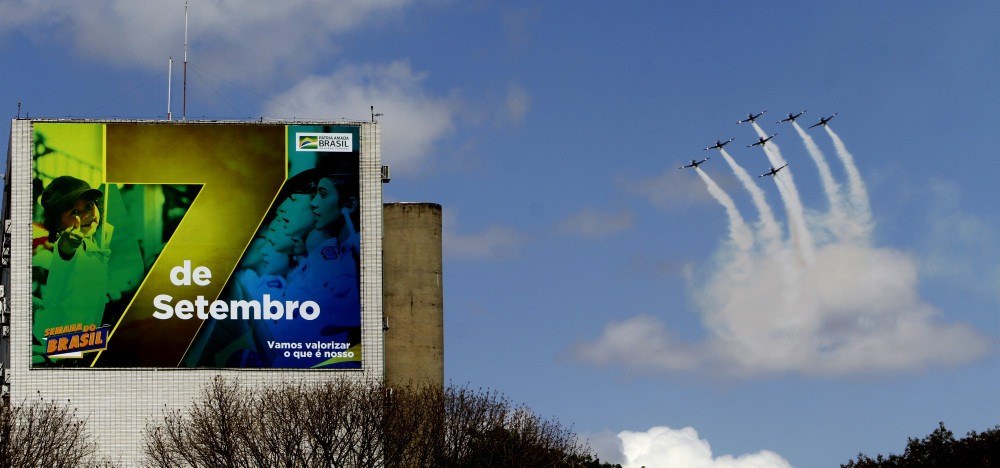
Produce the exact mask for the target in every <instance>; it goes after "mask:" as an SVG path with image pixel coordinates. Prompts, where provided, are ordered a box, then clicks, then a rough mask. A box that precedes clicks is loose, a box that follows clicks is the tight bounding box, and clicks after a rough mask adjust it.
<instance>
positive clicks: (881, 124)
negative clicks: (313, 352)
mask: <svg viewBox="0 0 1000 468" xmlns="http://www.w3.org/2000/svg"><path fill="white" fill-rule="evenodd" d="M280 3H281V5H280V6H278V2H265V1H250V2H245V1H239V2H238V1H230V0H225V1H212V2H208V1H201V0H193V1H192V2H191V19H190V41H191V47H190V60H191V65H190V68H189V83H188V88H189V93H188V112H187V115H188V118H190V119H199V118H211V119H244V118H250V119H257V118H260V117H262V116H263V117H265V118H275V119H281V118H293V117H299V118H323V119H330V118H333V119H335V118H340V117H345V118H349V119H359V120H360V119H367V118H368V114H369V106H370V105H374V106H375V108H376V111H377V112H381V113H383V114H384V116H383V117H382V118H381V122H382V129H383V138H384V141H383V154H384V163H387V164H390V165H391V166H392V169H393V180H392V182H391V183H390V184H388V185H386V186H385V199H386V200H387V201H431V202H437V203H440V204H441V205H442V206H443V207H444V210H445V226H444V237H445V246H444V249H445V265H444V272H445V278H444V279H445V359H446V361H445V369H446V377H447V378H448V379H449V380H450V381H452V382H455V383H459V384H463V383H469V384H471V385H473V386H484V387H490V388H495V389H498V390H500V391H503V392H504V393H506V394H507V395H508V396H509V397H511V399H512V400H514V401H516V402H523V403H525V404H527V405H528V406H530V407H532V408H533V409H534V410H535V411H536V412H538V413H539V414H541V415H543V416H546V417H553V418H557V419H559V420H560V421H562V422H564V423H567V424H573V427H574V429H575V430H576V431H578V432H580V433H583V434H586V435H588V436H590V437H591V442H592V445H593V446H594V447H595V448H597V449H598V450H599V452H600V454H601V456H602V458H605V459H611V460H614V461H620V462H625V463H639V462H642V463H645V464H647V465H649V466H658V465H664V464H667V463H678V464H680V465H678V466H683V465H686V464H693V463H695V462H699V463H700V462H704V466H723V465H724V464H725V463H728V462H733V463H737V465H732V466H741V465H739V463H744V464H749V463H759V464H760V466H789V465H792V466H802V467H807V466H831V465H833V466H836V465H837V464H839V463H843V462H846V461H847V460H848V459H850V458H851V457H853V456H855V455H856V454H857V453H858V452H859V451H863V452H866V453H870V454H871V453H875V452H881V453H887V452H900V451H902V449H903V446H904V444H905V441H906V438H907V437H917V436H922V435H925V434H928V433H929V432H931V431H932V430H933V429H934V428H935V427H936V424H937V423H938V421H944V422H945V423H946V425H947V426H948V427H949V428H950V429H952V430H954V431H955V432H956V433H959V434H963V433H965V432H966V431H969V430H984V429H986V428H989V427H992V426H993V425H995V424H998V423H1000V419H998V418H1000V400H998V399H997V398H996V388H997V387H998V383H1000V382H998V380H1000V377H998V376H1000V372H998V365H1000V360H998V358H997V353H996V344H997V338H998V337H1000V320H998V316H997V309H998V305H1000V267H998V265H1000V219H998V212H997V210H996V209H995V208H993V207H992V206H991V205H992V201H993V200H995V199H996V198H997V192H996V187H997V184H996V174H997V173H998V169H1000V163H998V162H997V159H996V157H995V156H994V155H993V151H992V149H993V146H994V144H995V138H994V135H995V134H996V129H997V128H998V127H1000V113H998V112H997V109H998V108H1000V93H998V92H997V87H996V83H998V82H1000V76H998V75H1000V69H998V66H997V60H996V57H998V56H1000V50H998V49H1000V32H998V31H997V29H996V27H995V25H996V23H997V20H998V19H1000V6H998V5H994V4H988V3H982V2H976V3H961V4H946V3H934V4H932V3H920V4H914V3H910V2H906V3H904V2H878V3H872V2H785V1H781V2H765V3H747V4H735V3H732V2H669V3H668V2H636V3H631V4H623V5H617V6H616V7H611V6H610V5H609V4H608V3H607V2H572V3H569V2H552V3H545V4H536V3H535V2H490V1H469V2H454V1H445V0H434V1H416V0H413V1H409V0H387V1H383V2H343V3H342V4H340V5H332V6H331V3H334V2H320V1H291V2H280ZM171 55H172V56H173V57H174V58H175V60H176V62H175V66H174V94H173V98H174V99H173V112H174V115H175V116H179V115H180V113H181V101H180V86H179V85H180V76H181V75H180V69H181V67H180V59H181V57H182V55H183V2H182V1H180V0H172V1H160V2H145V1H139V2H136V1H125V0H120V1H111V0H101V1H95V2H86V3H83V2H45V3H38V2H29V1H20V0H19V1H11V2H5V3H4V4H3V5H2V6H0V66H2V69H3V70H4V71H5V73H4V79H3V81H2V86H0V106H4V108H5V109H7V112H6V115H7V116H9V117H14V116H15V115H16V113H17V102H18V101H20V102H21V103H22V108H21V115H22V116H24V115H27V114H30V115H31V116H37V117H79V118H101V117H121V118H163V117H165V114H166V100H167V99H166V82H167V58H168V56H171ZM764 109H767V110H768V112H767V114H765V115H764V116H763V117H761V119H760V120H759V121H758V122H759V123H760V126H761V130H762V131H765V132H767V134H771V133H775V132H777V133H778V136H777V137H775V139H774V140H773V141H774V143H776V144H777V147H778V148H780V156H779V157H782V158H783V159H784V160H785V161H787V162H788V163H789V167H788V168H787V169H786V171H783V172H782V173H781V176H779V181H780V183H781V184H784V185H783V186H782V188H781V189H782V190H786V191H790V190H792V189H793V188H794V191H796V192H797V193H798V197H799V199H800V204H801V206H802V208H803V209H802V210H791V211H789V210H788V209H786V204H785V203H784V202H783V198H782V195H781V193H780V191H779V187H778V186H777V185H776V182H775V181H773V180H771V179H770V178H763V179H757V178H754V179H753V183H754V184H756V187H757V188H758V189H759V190H761V191H763V193H764V198H765V200H766V203H767V206H768V207H769V208H770V209H771V210H773V212H774V214H775V217H776V222H777V224H778V227H779V228H780V232H781V236H782V237H781V239H780V240H779V241H777V242H776V243H775V244H773V245H771V246H770V247H769V246H768V245H766V244H767V242H765V241H764V240H763V239H764V236H763V235H762V233H763V230H762V228H763V225H762V224H761V223H760V222H759V207H758V206H757V205H756V204H755V203H754V202H753V201H752V199H751V196H750V194H749V192H748V190H747V189H746V187H747V186H746V185H744V183H743V182H741V180H740V179H739V178H738V177H737V176H736V175H735V172H734V170H732V169H731V168H730V167H729V166H728V165H727V163H726V161H725V160H724V159H723V157H722V156H721V155H720V154H718V153H717V152H714V151H712V152H709V151H703V150H702V148H704V147H706V146H708V145H710V144H712V143H713V142H714V141H715V140H716V139H729V138H731V137H735V138H736V140H735V141H734V142H733V144H731V145H729V146H727V147H726V149H727V150H728V152H729V155H731V156H732V158H733V159H734V160H735V162H736V163H738V164H739V165H740V166H741V167H743V168H745V170H746V171H748V172H749V173H750V174H751V177H752V176H755V175H759V174H761V173H763V172H765V171H766V170H767V169H768V166H769V165H770V163H771V162H773V160H772V161H769V160H768V157H767V156H766V155H765V152H764V151H762V150H761V149H760V148H746V147H745V146H746V145H749V144H750V143H751V142H753V141H754V140H755V139H756V133H755V131H754V129H753V128H750V127H749V126H747V125H746V124H744V125H739V126H737V125H736V124H735V123H736V121H737V120H738V119H740V118H742V117H744V116H745V115H746V114H747V113H748V112H759V111H761V110H764ZM802 109H808V112H807V113H806V114H805V115H804V116H802V118H801V119H800V120H799V121H798V122H800V123H807V124H810V125H811V124H812V123H814V122H816V121H817V120H818V118H819V117H820V116H826V115H830V114H832V113H834V112H838V113H839V114H838V115H837V117H836V118H835V119H834V120H832V121H831V123H830V126H829V128H830V129H832V130H833V131H834V132H835V135H837V136H839V137H840V138H841V139H842V141H843V143H844V145H845V147H846V149H847V150H848V152H849V153H850V155H851V162H852V163H853V165H854V166H855V167H856V169H857V173H858V174H859V175H860V179H856V180H855V182H857V181H860V182H861V183H862V184H863V187H864V189H865V191H866V193H867V198H868V204H867V206H857V205H852V206H849V207H846V208H845V210H843V211H844V213H847V214H843V216H842V217H841V218H836V217H832V216H831V213H832V212H833V211H834V210H833V209H832V206H833V205H832V204H831V202H830V197H829V196H828V194H827V192H826V191H825V186H824V185H823V181H822V178H821V177H820V174H819V171H818V169H817V168H818V165H817V164H816V163H815V162H814V161H815V160H814V159H812V156H810V154H809V153H808V152H807V150H806V147H805V146H804V144H803V140H802V139H801V138H800V137H799V136H798V135H797V133H796V132H795V131H794V129H793V128H791V127H789V126H788V125H789V124H787V123H782V124H780V125H779V124H776V123H775V121H776V120H778V119H780V118H781V117H783V116H784V114H785V113H788V112H797V111H799V110H802ZM808 132H809V135H811V136H812V138H814V139H815V142H816V144H817V146H818V148H819V149H820V151H821V152H822V154H823V156H822V157H823V158H824V159H823V160H824V161H825V162H826V163H827V164H828V165H829V167H830V168H831V174H832V177H833V178H834V180H835V182H836V183H837V185H838V191H837V192H836V193H838V194H839V196H841V197H843V198H849V195H850V193H849V192H850V191H849V188H850V184H849V182H850V180H849V176H848V172H847V165H846V164H845V163H844V162H843V161H844V160H843V159H842V157H841V155H840V154H839V153H838V152H837V151H836V149H835V147H834V145H833V142H832V139H831V136H830V135H829V134H828V133H827V132H825V131H823V129H822V128H815V129H812V130H809V131H808ZM768 146H769V147H770V146H772V145H768ZM772 151H773V150H772ZM709 155H711V156H712V159H711V160H710V161H708V162H707V163H706V164H705V165H703V166H701V168H702V169H703V170H704V174H706V175H707V176H709V177H710V178H711V180H712V181H714V182H715V183H717V184H718V186H719V187H720V189H721V190H722V191H723V192H724V193H725V194H726V195H727V196H728V197H729V198H731V199H732V200H733V204H734V208H735V210H737V211H738V213H739V214H740V217H741V219H743V221H744V224H745V229H746V230H745V231H742V232H744V233H749V234H748V235H750V236H751V237H752V240H753V242H754V244H753V245H752V247H750V248H749V249H748V250H746V251H743V252H742V253H741V252H740V250H739V249H738V248H737V247H734V246H735V245H737V244H736V243H735V242H734V239H736V238H734V237H731V234H730V232H731V231H730V229H731V224H732V218H731V217H730V216H728V215H727V212H726V210H725V209H724V208H723V206H722V205H721V204H720V203H719V202H718V201H717V200H716V199H715V198H713V196H712V195H711V194H710V193H709V191H708V190H707V189H706V183H705V182H704V181H703V179H702V178H701V177H699V176H698V175H697V174H695V173H694V172H693V171H691V170H684V171H679V170H677V167H678V166H680V165H682V164H684V163H686V162H687V161H689V160H691V159H693V158H698V159H701V158H702V157H705V156H709ZM771 157H774V155H773V154H772V155H771ZM786 174H793V175H794V182H793V181H792V180H791V179H786V178H784V177H785V175H786ZM786 196H789V194H788V193H786ZM867 214H870V220H871V223H866V222H864V218H865V215H867ZM796 220H798V221H796ZM831 220H832V221H831ZM796 222H801V224H800V226H803V229H804V232H800V233H799V234H798V235H796V236H793V235H792V234H791V232H792V229H791V228H790V227H794V226H795V225H796ZM824 223H826V224H824ZM845 226H847V227H852V226H853V227H857V228H858V229H859V231H858V232H860V234H857V235H853V236H847V235H838V234H836V233H837V232H838V229H840V231H843V230H844V229H846V228H845ZM841 228H843V229H841ZM841 234H843V233H841ZM802 236H808V237H810V238H811V239H812V240H813V243H812V244H811V248H809V247H806V246H803V245H802V243H800V242H798V241H797V240H796V239H798V240H801V239H802V238H803V237H802ZM769 248H771V249H773V250H768V249H769ZM813 254H814V255H813ZM810 255H812V256H810ZM685 428H687V429H685ZM695 431H696V432H695ZM706 444H710V451H709V452H706V450H709V449H707V445H706ZM642 457H646V458H642ZM636 466H638V465H636ZM667 466H669V465H667ZM725 466H730V465H725Z"/></svg>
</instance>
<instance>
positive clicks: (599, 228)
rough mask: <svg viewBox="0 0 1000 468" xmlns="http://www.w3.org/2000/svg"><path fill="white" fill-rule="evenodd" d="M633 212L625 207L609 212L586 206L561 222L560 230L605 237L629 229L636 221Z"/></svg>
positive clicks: (580, 234)
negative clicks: (615, 211)
mask: <svg viewBox="0 0 1000 468" xmlns="http://www.w3.org/2000/svg"><path fill="white" fill-rule="evenodd" d="M633 218H634V217H633V216H632V212H631V211H629V210H627V209H623V210H621V211H619V212H617V213H607V212H602V211H598V210H595V209H593V208H584V209H582V210H580V211H579V212H578V213H576V214H574V215H572V216H570V217H569V218H566V219H565V220H563V221H562V222H561V223H559V228H558V229H559V231H560V232H563V233H567V234H573V235H578V236H582V237H586V238H589V239H603V238H606V237H609V236H613V235H615V234H617V233H620V232H623V231H627V230H629V229H631V228H632V225H633V223H634V221H633Z"/></svg>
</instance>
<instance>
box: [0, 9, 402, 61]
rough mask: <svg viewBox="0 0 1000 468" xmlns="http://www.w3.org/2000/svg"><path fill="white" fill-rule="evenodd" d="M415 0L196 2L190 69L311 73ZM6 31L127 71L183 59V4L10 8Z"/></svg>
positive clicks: (2, 24)
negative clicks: (354, 36) (338, 48)
mask: <svg viewBox="0 0 1000 468" xmlns="http://www.w3.org/2000/svg"><path fill="white" fill-rule="evenodd" d="M408 3H409V0H348V1H341V2H337V3H336V4H335V5H331V4H330V2H327V1H324V0H285V1H281V2H272V1H260V0H251V1H246V0H215V1H211V2H205V1H192V2H190V8H189V13H190V15H189V42H190V58H191V60H192V64H195V63H197V64H198V65H199V66H200V67H202V68H206V69H211V70H212V71H213V72H214V73H217V74H221V75H226V77H227V78H230V79H236V80H240V81H259V80H260V79H261V78H262V77H263V78H267V77H273V76H274V75H275V74H280V73H287V72H292V71H295V70H299V71H301V70H309V69H311V68H312V67H314V66H316V63H315V62H316V61H317V60H318V59H328V58H329V54H330V53H331V52H332V51H333V50H334V49H335V47H334V40H333V39H334V36H336V35H339V34H343V33H346V32H350V31H354V30H358V29H362V28H364V29H370V28H371V27H372V25H373V23H376V22H377V21H380V20H381V21H384V20H385V19H386V18H389V17H392V14H394V13H398V12H400V11H402V10H403V7H405V6H406V5H407V4H408ZM0 30H2V31H4V32H9V31H12V30H23V31H24V32H25V33H26V34H29V35H32V36H33V37H35V38H36V39H37V40H46V41H48V40H53V39H55V40H58V41H61V42H65V43H66V45H67V46H68V47H74V48H75V49H77V50H78V51H79V52H81V53H83V54H86V55H87V56H90V57H93V58H96V59H100V60H105V61H107V62H109V63H114V64H121V65H133V66H134V65H139V66H142V67H146V68H154V69H155V68H162V67H164V66H165V65H164V64H165V62H166V59H167V56H168V55H173V56H174V58H175V59H176V60H180V59H181V57H180V55H181V53H182V50H183V43H184V2H183V1H181V0H174V1H163V0H93V1H87V2H71V1H37V0H15V1H5V2H3V4H2V5H0Z"/></svg>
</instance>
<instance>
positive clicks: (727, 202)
mask: <svg viewBox="0 0 1000 468" xmlns="http://www.w3.org/2000/svg"><path fill="white" fill-rule="evenodd" d="M694 170H695V172H697V173H698V175H699V176H701V179H702V180H704V181H705V185H706V186H708V193H710V194H711V195H712V198H715V200H716V201H718V202H719V204H721V205H722V206H723V207H724V208H725V209H726V215H728V216H729V238H730V240H731V241H732V242H733V244H734V245H736V247H737V248H739V249H740V250H741V251H748V250H750V248H751V247H753V233H751V232H750V228H748V227H747V225H746V223H745V222H744V221H743V216H741V215H740V210H739V209H737V208H736V203H734V202H733V199H732V198H731V197H730V196H729V194H727V193H726V191H725V190H722V187H719V184H716V183H715V181H714V180H712V178H711V177H709V176H708V174H706V173H705V171H703V170H701V168H700V167H696V168H694Z"/></svg>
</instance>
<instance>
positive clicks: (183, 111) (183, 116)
mask: <svg viewBox="0 0 1000 468" xmlns="http://www.w3.org/2000/svg"><path fill="white" fill-rule="evenodd" d="M182 93H183V98H182V99H181V120H187V97H188V2H187V0H184V89H183V92H182Z"/></svg>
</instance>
